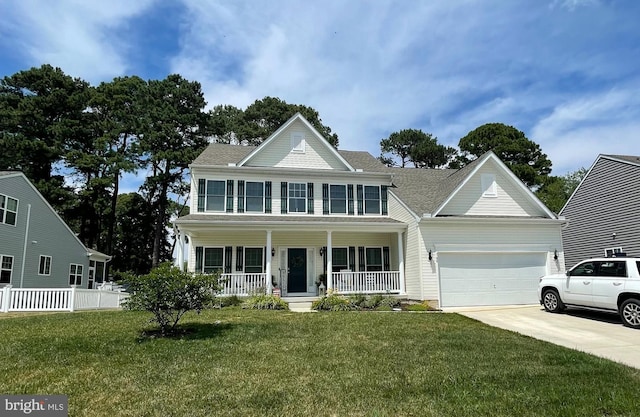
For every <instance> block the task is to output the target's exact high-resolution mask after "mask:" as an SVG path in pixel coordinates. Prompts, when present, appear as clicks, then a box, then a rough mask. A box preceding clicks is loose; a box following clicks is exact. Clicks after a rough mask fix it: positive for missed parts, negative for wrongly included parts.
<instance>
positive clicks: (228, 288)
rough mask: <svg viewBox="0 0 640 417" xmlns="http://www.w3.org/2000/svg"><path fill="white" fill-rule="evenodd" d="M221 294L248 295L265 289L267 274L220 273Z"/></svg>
mask: <svg viewBox="0 0 640 417" xmlns="http://www.w3.org/2000/svg"><path fill="white" fill-rule="evenodd" d="M220 285H221V286H222V288H221V289H220V294H221V295H241V296H242V295H250V294H255V293H257V292H259V291H263V292H264V290H265V288H266V287H267V274H244V273H238V274H221V275H220Z"/></svg>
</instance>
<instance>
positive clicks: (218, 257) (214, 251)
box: [202, 248, 224, 274]
mask: <svg viewBox="0 0 640 417" xmlns="http://www.w3.org/2000/svg"><path fill="white" fill-rule="evenodd" d="M223 261H224V250H223V248H204V264H203V269H202V271H203V272H204V273H205V274H210V273H213V272H216V271H222V270H223V269H224V262H223Z"/></svg>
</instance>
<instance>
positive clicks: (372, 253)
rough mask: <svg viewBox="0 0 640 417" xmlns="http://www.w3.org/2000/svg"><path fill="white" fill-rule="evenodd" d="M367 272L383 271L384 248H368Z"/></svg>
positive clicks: (366, 252) (366, 251)
mask: <svg viewBox="0 0 640 417" xmlns="http://www.w3.org/2000/svg"><path fill="white" fill-rule="evenodd" d="M365 254H366V270H367V271H382V248H366V250H365Z"/></svg>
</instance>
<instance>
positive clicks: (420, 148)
mask: <svg viewBox="0 0 640 417" xmlns="http://www.w3.org/2000/svg"><path fill="white" fill-rule="evenodd" d="M380 150H381V151H382V153H383V155H381V156H380V158H379V159H380V161H382V162H383V163H385V164H386V165H389V164H390V163H392V162H391V161H392V160H393V158H392V157H390V156H388V155H384V154H391V155H392V156H396V157H398V158H400V166H401V167H402V168H404V167H406V165H407V163H409V162H411V163H412V164H413V166H414V167H416V168H440V167H442V166H445V165H446V164H447V163H448V162H449V160H450V159H451V158H452V157H453V156H454V155H455V154H456V150H455V149H454V148H451V147H448V146H444V145H441V144H439V143H438V138H436V137H434V136H433V135H432V134H431V133H425V132H423V131H422V130H419V129H404V130H401V131H399V132H394V133H392V134H391V135H389V137H388V138H385V139H382V140H381V141H380Z"/></svg>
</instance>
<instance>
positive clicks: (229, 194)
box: [227, 180, 233, 213]
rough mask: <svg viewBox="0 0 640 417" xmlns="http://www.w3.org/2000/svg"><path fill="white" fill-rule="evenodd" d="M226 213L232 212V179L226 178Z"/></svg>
mask: <svg viewBox="0 0 640 417" xmlns="http://www.w3.org/2000/svg"><path fill="white" fill-rule="evenodd" d="M227 213H233V180H227Z"/></svg>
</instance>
